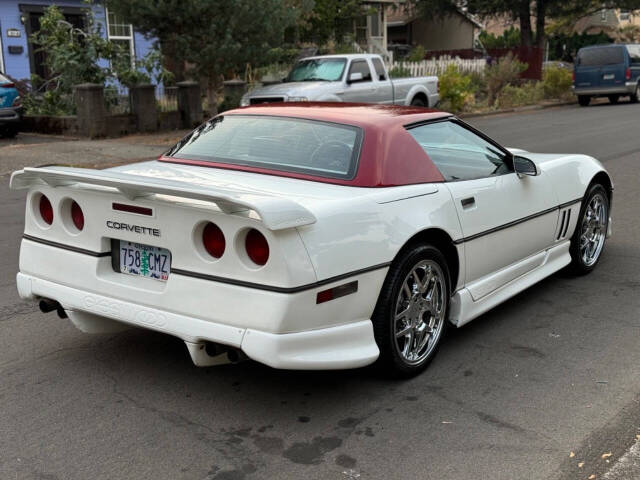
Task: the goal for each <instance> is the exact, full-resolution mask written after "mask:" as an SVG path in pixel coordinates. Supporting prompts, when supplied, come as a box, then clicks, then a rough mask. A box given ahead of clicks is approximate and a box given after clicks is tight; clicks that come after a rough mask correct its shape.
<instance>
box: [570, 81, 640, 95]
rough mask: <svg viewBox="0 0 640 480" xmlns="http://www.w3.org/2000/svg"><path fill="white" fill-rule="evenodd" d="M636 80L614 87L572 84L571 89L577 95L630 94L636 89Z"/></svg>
mask: <svg viewBox="0 0 640 480" xmlns="http://www.w3.org/2000/svg"><path fill="white" fill-rule="evenodd" d="M636 85H637V84H636V82H627V83H625V84H624V85H620V86H614V87H581V88H576V87H575V86H572V87H571V89H572V90H573V93H575V94H576V95H592V96H605V95H630V94H632V93H633V92H634V91H635V89H636Z"/></svg>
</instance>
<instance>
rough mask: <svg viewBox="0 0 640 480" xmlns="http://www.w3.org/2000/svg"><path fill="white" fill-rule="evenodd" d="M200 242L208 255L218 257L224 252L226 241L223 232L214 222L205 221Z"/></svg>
mask: <svg viewBox="0 0 640 480" xmlns="http://www.w3.org/2000/svg"><path fill="white" fill-rule="evenodd" d="M202 244H203V245H204V249H205V250H206V251H207V253H208V254H209V255H211V256H212V257H214V258H220V257H221V256H222V254H223V253H224V249H225V247H226V245H227V242H226V241H225V239H224V233H222V230H220V227H218V226H217V225H216V224H215V223H211V222H209V223H207V224H206V225H205V227H204V230H203V231H202Z"/></svg>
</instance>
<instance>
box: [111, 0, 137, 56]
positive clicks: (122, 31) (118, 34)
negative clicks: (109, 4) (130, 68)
mask: <svg viewBox="0 0 640 480" xmlns="http://www.w3.org/2000/svg"><path fill="white" fill-rule="evenodd" d="M107 35H108V37H109V41H111V42H114V43H117V44H120V45H122V47H123V48H124V51H125V52H127V55H128V56H129V58H130V59H131V65H134V63H135V58H136V51H135V45H134V43H133V27H132V26H131V24H130V23H126V22H125V21H124V19H122V18H120V17H119V16H118V15H116V14H115V13H113V12H110V11H109V10H107Z"/></svg>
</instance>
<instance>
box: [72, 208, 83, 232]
mask: <svg viewBox="0 0 640 480" xmlns="http://www.w3.org/2000/svg"><path fill="white" fill-rule="evenodd" d="M71 220H73V224H74V225H75V226H76V228H77V229H78V230H82V229H83V228H84V213H82V209H81V208H80V205H78V204H77V203H76V202H73V203H72V204H71Z"/></svg>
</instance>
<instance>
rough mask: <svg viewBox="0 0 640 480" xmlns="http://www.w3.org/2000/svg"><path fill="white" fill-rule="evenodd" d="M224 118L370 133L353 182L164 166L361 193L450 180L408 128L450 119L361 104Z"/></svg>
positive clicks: (272, 108)
mask: <svg viewBox="0 0 640 480" xmlns="http://www.w3.org/2000/svg"><path fill="white" fill-rule="evenodd" d="M221 115H270V116H280V117H289V118H300V119H307V120H318V121H324V122H332V123H339V124H344V125H352V126H355V127H359V128H361V129H362V130H363V132H364V139H363V142H362V151H361V154H360V162H359V165H358V171H357V173H356V175H355V177H354V178H353V179H351V180H343V179H334V178H324V177H317V176H314V175H308V174H302V173H293V172H281V171H274V170H269V169H263V168H256V167H249V166H241V165H230V164H225V163H215V162H208V161H202V160H195V159H194V160H190V159H184V158H180V159H177V158H173V157H166V156H163V157H161V158H160V161H163V162H172V163H181V164H191V165H199V166H207V167H215V168H226V169H233V170H243V171H248V172H255V173H264V174H269V175H278V176H284V177H292V178H300V179H304V180H313V181H317V182H324V183H335V184H340V185H350V186H356V187H390V186H398V185H410V184H415V183H433V182H442V181H444V178H443V177H442V175H441V174H440V172H439V171H438V169H437V168H436V166H435V165H434V164H433V162H432V161H431V159H430V158H429V157H428V155H427V154H426V153H425V151H424V150H423V149H422V148H421V147H420V145H418V143H417V142H416V141H415V140H414V139H413V137H412V136H411V135H410V134H409V133H408V132H407V130H406V128H405V126H406V125H410V124H414V123H419V122H425V121H430V120H435V119H439V118H445V117H449V116H451V114H449V113H445V112H440V111H438V110H432V109H425V108H419V107H407V106H400V105H373V104H364V103H363V104H360V103H320V102H309V103H271V104H260V105H254V106H250V107H245V108H238V109H235V110H230V111H227V112H224V113H223V114H221Z"/></svg>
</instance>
